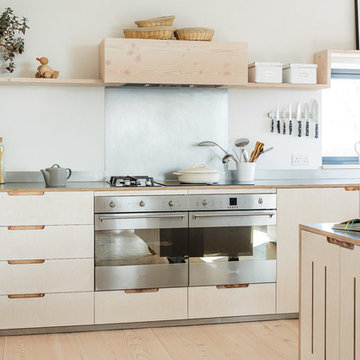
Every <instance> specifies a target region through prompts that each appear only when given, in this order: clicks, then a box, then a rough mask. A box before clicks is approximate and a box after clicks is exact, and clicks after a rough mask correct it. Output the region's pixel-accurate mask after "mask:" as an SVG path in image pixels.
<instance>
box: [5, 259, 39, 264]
mask: <svg viewBox="0 0 360 360" xmlns="http://www.w3.org/2000/svg"><path fill="white" fill-rule="evenodd" d="M44 262H45V260H44V259H39V260H8V264H9V265H23V264H43V263H44Z"/></svg>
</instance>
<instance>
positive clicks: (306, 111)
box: [304, 103, 310, 136]
mask: <svg viewBox="0 0 360 360" xmlns="http://www.w3.org/2000/svg"><path fill="white" fill-rule="evenodd" d="M304 119H305V136H309V132H310V129H309V126H310V124H309V104H308V103H306V104H305V107H304Z"/></svg>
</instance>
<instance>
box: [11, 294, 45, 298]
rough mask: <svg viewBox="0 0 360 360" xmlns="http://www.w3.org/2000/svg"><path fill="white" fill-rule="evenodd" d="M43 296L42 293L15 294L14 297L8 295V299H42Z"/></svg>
mask: <svg viewBox="0 0 360 360" xmlns="http://www.w3.org/2000/svg"><path fill="white" fill-rule="evenodd" d="M44 296H45V294H44V293H39V294H16V295H8V298H9V299H30V298H43V297H44Z"/></svg>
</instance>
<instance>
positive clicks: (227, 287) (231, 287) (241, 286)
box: [216, 284, 249, 289]
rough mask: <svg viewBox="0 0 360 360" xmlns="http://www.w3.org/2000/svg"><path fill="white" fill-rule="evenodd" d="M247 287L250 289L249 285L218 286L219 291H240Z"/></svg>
mask: <svg viewBox="0 0 360 360" xmlns="http://www.w3.org/2000/svg"><path fill="white" fill-rule="evenodd" d="M247 287H249V284H233V285H216V288H217V289H239V288H247Z"/></svg>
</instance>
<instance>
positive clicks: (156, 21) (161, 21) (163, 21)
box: [134, 16, 175, 28]
mask: <svg viewBox="0 0 360 360" xmlns="http://www.w3.org/2000/svg"><path fill="white" fill-rule="evenodd" d="M174 19H175V16H161V17H156V18H152V19H146V20H137V21H134V22H135V24H136V25H137V26H138V27H139V28H142V27H156V26H173V23H174Z"/></svg>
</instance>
